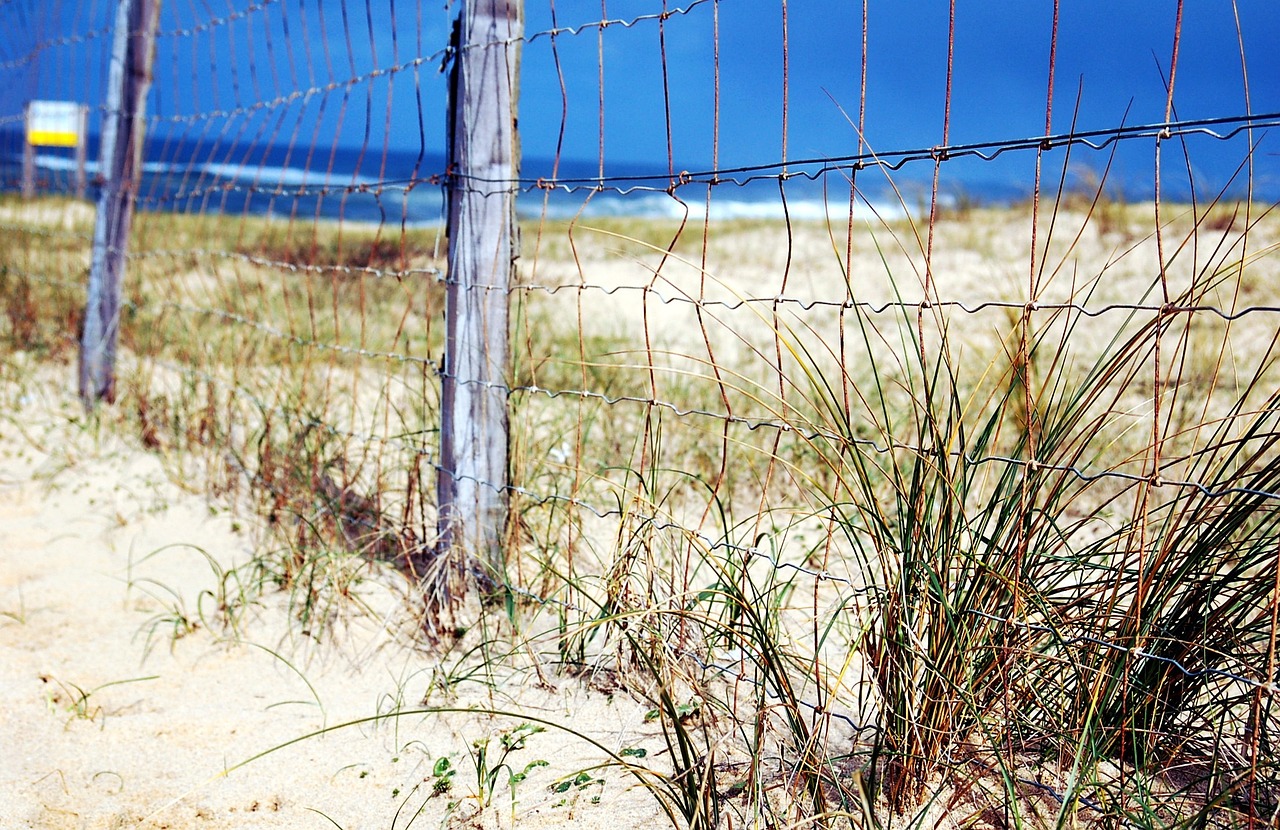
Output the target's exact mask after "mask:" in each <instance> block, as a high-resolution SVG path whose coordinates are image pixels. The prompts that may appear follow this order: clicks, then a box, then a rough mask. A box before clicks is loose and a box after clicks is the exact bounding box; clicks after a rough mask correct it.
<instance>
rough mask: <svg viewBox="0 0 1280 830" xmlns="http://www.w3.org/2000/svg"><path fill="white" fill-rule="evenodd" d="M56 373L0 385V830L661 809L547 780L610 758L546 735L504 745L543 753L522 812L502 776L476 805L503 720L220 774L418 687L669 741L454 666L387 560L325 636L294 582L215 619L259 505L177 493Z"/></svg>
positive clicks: (623, 813) (598, 710) (660, 819)
mask: <svg viewBox="0 0 1280 830" xmlns="http://www.w3.org/2000/svg"><path fill="white" fill-rule="evenodd" d="M57 374H60V375H61V378H57V377H52V378H44V379H43V382H41V383H39V384H38V387H39V388H41V389H45V390H48V391H46V392H44V393H42V394H39V395H37V394H33V393H31V392H21V391H20V390H15V389H14V388H13V386H12V384H8V383H6V384H5V390H4V395H3V397H4V398H5V399H6V400H5V403H6V406H5V411H6V415H5V417H4V418H3V420H2V421H0V528H2V530H0V539H3V543H2V544H3V552H4V554H3V556H0V747H2V748H3V749H0V827H4V828H86V830H97V829H98V828H104V829H105V828H125V827H130V828H132V827H139V828H173V830H180V829H181V828H259V827H260V828H276V827H291V828H292V827H317V828H323V827H333V826H334V825H335V824H336V825H337V826H340V827H343V828H347V830H357V829H358V828H375V827H376V828H390V827H396V828H404V827H409V826H418V827H438V826H483V827H499V826H500V827H508V826H511V825H512V823H513V820H515V821H518V822H519V823H520V826H521V827H539V826H562V825H565V824H572V825H573V826H575V827H578V826H580V827H597V826H600V827H602V826H605V825H606V824H607V825H609V826H611V827H620V826H632V827H652V826H661V825H662V824H664V823H665V822H666V819H665V817H664V816H663V815H662V814H661V813H660V812H659V809H658V806H657V802H655V801H654V799H653V797H652V796H651V795H649V794H648V792H647V791H645V790H643V789H639V788H636V787H634V786H633V784H632V783H629V780H628V779H627V778H626V777H625V776H623V775H621V774H619V773H617V772H616V771H614V772H604V773H597V772H592V773H590V774H589V776H588V778H589V779H591V780H590V781H589V783H585V784H583V785H582V786H578V785H577V784H574V785H572V786H570V787H569V788H568V790H567V791H566V792H563V793H561V792H555V791H554V790H555V789H556V785H557V784H558V783H560V782H562V781H563V780H565V779H566V778H569V777H573V776H574V775H575V774H576V773H578V772H580V771H583V770H588V769H589V768H591V767H592V766H594V765H596V764H599V763H600V762H601V761H603V760H605V755H604V753H602V752H601V751H600V750H597V749H594V748H592V747H591V746H589V745H588V744H586V743H585V742H584V741H583V740H581V739H579V738H575V737H572V736H570V735H567V734H566V733H563V732H557V731H556V730H555V729H554V728H552V729H548V731H546V732H542V733H538V734H533V735H531V736H530V737H529V738H528V740H527V742H526V747H525V748H524V749H521V750H519V751H517V752H514V753H512V755H511V756H510V758H509V759H508V760H509V763H510V764H511V765H512V766H513V767H514V769H515V771H517V772H519V771H521V770H523V769H524V767H526V766H527V765H529V764H530V763H532V762H537V761H546V762H547V764H546V765H545V766H543V765H537V766H534V767H533V768H532V769H530V771H529V775H528V778H527V780H525V781H523V782H521V783H520V784H519V786H518V787H517V792H516V795H517V799H518V800H517V801H516V803H515V805H514V807H513V805H512V801H511V793H510V788H509V787H508V785H507V783H506V782H507V780H508V776H507V774H506V773H505V772H501V773H499V774H498V775H497V776H496V778H495V780H496V781H497V784H496V787H495V792H494V794H493V795H492V798H491V803H490V804H489V805H488V806H487V807H485V808H484V809H480V806H481V805H480V797H482V796H483V788H482V787H480V786H478V784H477V778H478V776H477V772H476V770H475V766H474V763H473V757H474V755H473V753H474V750H473V749H472V746H473V743H474V742H476V741H482V740H484V739H485V738H490V737H492V738H493V741H492V743H491V746H493V747H494V748H495V749H496V747H497V746H498V741H499V736H501V735H502V734H503V733H504V732H510V731H511V730H512V729H514V728H515V727H516V726H518V724H519V723H520V722H521V721H520V720H517V719H511V718H496V717H490V716H487V715H483V714H476V713H455V714H431V715H422V714H418V715H405V716H403V717H398V718H384V719H382V720H380V721H376V722H367V723H365V724H363V725H360V726H352V727H346V728H338V729H335V730H334V731H332V732H330V733H328V734H326V735H324V736H322V737H314V738H309V739H306V740H303V741H300V742H298V743H296V744H293V745H291V746H288V747H286V748H283V749H280V750H278V751H276V752H274V753H273V754H270V755H267V756H265V757H263V758H260V759H258V760H256V761H253V762H251V763H249V764H247V765H245V766H243V767H239V768H234V769H232V768H233V767H235V765H237V764H240V763H241V762H243V761H245V760H246V759H249V758H251V757H252V756H254V755H256V754H257V753H261V752H264V751H266V750H269V749H271V748H272V747H276V746H280V745H283V744H285V743H287V742H289V741H291V740H294V739H296V738H299V737H301V736H305V735H308V734H309V733H312V732H314V731H316V730H319V729H323V728H325V727H335V726H338V725H340V724H343V723H344V722H347V721H352V720H357V719H361V718H376V717H377V716H379V715H388V714H389V713H391V712H394V711H397V710H400V711H403V710H408V709H413V708H417V707H418V706H419V705H420V704H421V703H422V701H423V700H424V698H429V703H430V704H431V705H435V706H446V707H457V708H463V709H465V708H468V707H481V708H498V709H510V708H519V709H520V710H521V711H522V712H523V713H525V714H526V715H527V716H530V717H537V718H542V719H545V720H547V721H549V722H552V723H555V724H565V725H568V726H571V727H572V728H574V729H577V730H580V731H583V732H587V733H590V734H591V735H592V736H593V737H594V738H595V739H596V740H599V741H600V742H601V743H603V744H604V745H605V746H608V747H610V748H612V749H614V750H615V751H616V750H619V749H622V748H624V747H630V746H636V745H641V744H644V745H649V746H653V747H655V748H657V747H658V746H659V743H657V742H656V741H655V740H654V737H655V731H656V728H655V727H654V726H653V725H652V724H649V723H646V722H645V720H644V713H645V710H644V707H643V706H642V705H640V704H639V703H637V702H636V701H634V700H633V699H632V698H630V697H628V696H627V695H625V694H618V695H608V694H604V693H600V692H594V691H592V690H591V689H590V687H589V684H585V683H583V682H581V681H580V680H570V679H566V680H557V681H554V682H555V683H556V688H546V687H541V686H539V685H537V684H536V683H535V682H534V680H535V679H536V678H534V677H532V676H530V675H528V673H520V672H518V671H511V672H508V674H506V675H505V676H501V677H492V678H484V677H477V678H474V679H472V680H470V681H466V680H463V681H460V682H458V683H456V684H453V685H450V684H448V683H446V682H445V681H446V678H447V677H448V676H449V675H450V673H451V672H453V673H457V667H458V666H459V665H460V661H459V655H458V651H457V650H454V651H453V652H448V653H441V652H440V651H433V650H431V649H428V648H425V647H424V646H422V645H421V644H420V643H415V642H414V641H413V640H412V639H411V638H410V637H409V636H407V635H408V632H409V628H408V626H409V625H411V624H412V620H411V616H410V612H409V609H410V607H411V603H408V602H406V601H405V597H404V593H403V592H404V590H405V588H406V586H405V585H404V584H403V583H402V582H398V581H397V579H396V578H395V577H394V576H393V575H391V574H387V573H381V572H375V571H369V572H367V573H365V574H363V575H362V576H361V578H360V579H359V580H357V581H356V582H355V584H354V586H353V588H352V589H351V592H352V595H353V598H354V599H353V600H352V601H351V602H350V604H349V605H345V606H344V607H342V608H339V609H337V610H336V611H335V618H334V625H333V628H332V629H331V630H330V631H329V632H328V634H327V635H326V636H324V637H321V638H309V637H306V636H305V635H303V634H302V632H301V630H300V629H302V626H300V625H299V624H298V623H297V621H296V617H293V616H291V611H290V608H289V598H290V597H289V595H288V594H286V593H283V592H274V593H273V592H268V593H266V594H265V595H263V596H262V597H260V599H259V600H258V601H257V602H256V603H255V605H254V607H253V608H252V609H251V610H250V611H249V612H247V613H245V614H243V615H241V616H240V617H239V618H238V622H239V624H238V626H236V627H235V628H226V627H223V626H222V625H220V624H219V621H218V619H217V618H216V617H217V615H216V614H215V613H214V612H213V608H214V603H213V601H212V598H211V597H212V594H213V593H216V592H217V588H218V584H219V578H218V573H219V569H230V568H232V567H233V566H234V565H236V564H237V563H243V562H245V561H248V560H249V559H250V558H251V557H252V556H253V554H254V551H255V549H256V539H257V535H256V533H255V532H254V529H253V527H252V524H251V519H247V518H245V516H243V515H237V512H236V511H232V510H230V509H228V508H227V507H225V506H222V505H219V504H217V503H211V502H210V501H209V500H207V499H206V498H205V497H204V496H203V495H201V494H199V493H197V492H192V491H191V489H188V488H184V487H183V486H180V484H179V483H177V482H175V481H174V480H173V479H172V477H171V475H170V472H171V471H172V469H173V465H172V464H165V463H164V462H163V461H162V459H161V458H159V457H157V456H156V455H154V454H148V453H145V452H143V451H141V450H140V449H139V448H137V447H134V446H132V445H130V444H129V443H128V442H127V441H124V440H121V439H118V438H116V437H114V436H113V434H112V430H111V428H110V424H109V423H106V422H104V423H102V424H99V425H97V426H93V425H89V426H86V425H85V424H84V420H85V419H84V418H83V416H82V415H81V414H80V412H79V411H78V407H77V406H76V404H75V402H74V400H73V399H71V397H70V396H69V395H67V394H65V393H60V392H58V391H56V390H57V389H58V388H59V386H58V383H57V381H59V380H61V381H62V383H61V386H62V387H65V386H67V385H68V383H67V381H69V378H70V377H71V371H70V369H63V370H60V372H59V373H57ZM26 388H27V389H34V388H37V384H35V383H32V384H28V385H26ZM201 592H211V593H210V594H205V595H204V596H203V597H202V596H201ZM356 600H359V601H356ZM202 610H203V612H204V615H205V617H206V618H208V619H207V621H205V622H201V620H200V613H201V611H202ZM183 617H185V618H186V620H187V621H186V622H183V621H182V619H183ZM429 690H430V694H428V692H429ZM655 757H656V756H655ZM442 758H444V759H448V762H449V764H450V765H451V767H452V768H453V769H454V770H455V771H456V772H455V773H454V774H453V776H452V777H450V783H451V787H450V789H449V790H448V791H447V792H445V793H442V794H440V795H438V796H435V797H427V796H428V795H429V792H430V790H431V788H432V786H433V785H434V784H435V782H436V781H437V780H438V779H439V778H442V777H449V776H437V775H434V774H433V773H434V772H435V770H436V769H437V764H438V763H441V761H440V759H442ZM228 769H230V770H231V771H230V772H227V773H226V774H224V771H225V770H228ZM596 778H602V779H603V782H600V781H596V780H594V779H596ZM594 799H598V801H599V803H598V804H595V803H592V802H593V800H594ZM420 807H421V808H422V812H421V814H420V815H416V813H417V811H418V810H419V808H420Z"/></svg>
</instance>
